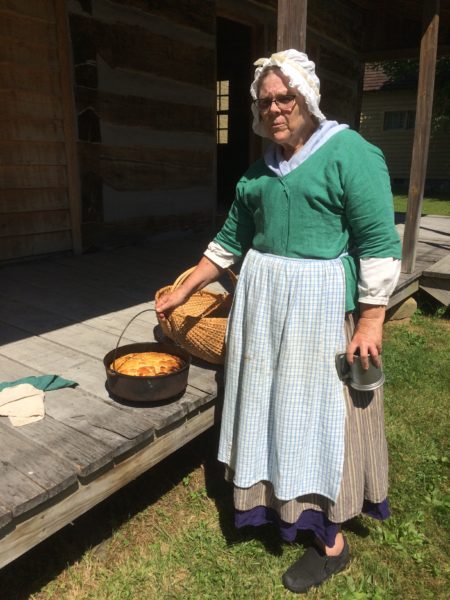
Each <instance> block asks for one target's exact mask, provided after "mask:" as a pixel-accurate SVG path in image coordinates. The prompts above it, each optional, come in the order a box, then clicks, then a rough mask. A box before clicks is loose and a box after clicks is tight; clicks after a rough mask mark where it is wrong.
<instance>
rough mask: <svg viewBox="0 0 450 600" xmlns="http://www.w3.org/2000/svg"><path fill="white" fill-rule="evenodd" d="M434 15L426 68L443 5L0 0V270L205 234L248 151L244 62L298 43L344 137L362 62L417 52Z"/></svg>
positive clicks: (354, 112) (444, 36) (445, 30)
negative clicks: (130, 242) (175, 233)
mask: <svg viewBox="0 0 450 600" xmlns="http://www.w3.org/2000/svg"><path fill="white" fill-rule="evenodd" d="M436 7H438V9H437V13H436V10H435V9H436ZM424 10H425V12H426V14H425V13H424ZM427 11H428V12H427ZM435 13H436V16H437V17H439V18H438V19H437V20H436V22H435V30H436V31H435V34H434V38H433V40H434V42H433V44H434V45H433V44H432V45H431V46H430V48H431V51H430V50H427V51H425V50H424V51H423V55H424V56H425V55H426V56H427V57H431V58H429V61H430V60H431V63H432V62H433V52H434V55H435V54H436V49H437V48H436V46H438V47H439V51H440V52H446V51H448V48H449V45H450V33H449V32H450V7H449V2H448V1H447V0H442V1H441V2H440V3H439V2H438V1H435V0H433V2H424V1H423V0H415V1H412V2H404V1H398V0H393V1H390V2H387V1H386V0H383V1H381V2H380V1H371V0H336V1H333V2H326V1H325V0H309V2H308V1H307V0H297V1H295V0H279V1H278V2H277V0H166V1H165V2H158V1H155V0H124V1H120V2H119V1H118V0H33V1H32V2H31V1H29V0H0V56H1V60H0V95H1V99H2V118H1V119H2V122H1V127H0V131H1V133H0V261H17V260H22V259H28V258H32V257H36V256H42V255H47V254H51V253H61V252H74V253H80V252H87V251H91V250H95V249H97V248H102V247H105V246H107V245H111V244H119V243H122V242H123V240H124V239H125V240H127V239H130V238H132V239H136V238H137V237H138V236H149V235H153V234H154V233H155V232H161V231H170V230H182V229H192V228H193V229H198V228H202V227H212V228H214V227H215V224H216V223H217V220H218V217H220V215H221V214H222V213H223V212H224V211H226V209H227V208H228V207H229V205H230V203H231V201H232V199H233V190H234V185H235V182H236V180H237V178H238V177H239V175H240V174H241V173H242V172H243V170H244V169H245V168H246V166H247V165H248V163H249V162H250V161H251V160H253V159H254V158H256V157H257V156H258V155H259V153H260V152H261V140H258V139H256V138H255V136H254V135H253V134H252V133H251V128H250V110H249V94H248V88H249V84H250V81H251V73H252V62H253V60H255V59H256V58H257V57H259V56H264V55H267V54H268V53H270V52H273V51H275V50H276V49H277V45H278V47H279V48H280V47H282V46H283V47H291V46H293V47H298V48H301V49H306V51H307V52H308V54H309V55H310V56H311V58H312V59H313V60H314V61H315V62H316V64H317V71H318V74H319V76H320V78H321V82H322V107H323V111H324V112H325V114H326V115H327V116H328V117H329V118H335V119H338V120H340V121H342V122H347V123H348V124H349V125H350V126H351V127H354V128H357V127H358V123H359V115H360V110H361V100H362V90H363V75H364V63H365V62H366V61H367V60H370V59H372V60H380V59H383V58H386V57H399V56H411V55H413V56H418V54H419V48H420V44H421V39H422V38H421V36H422V29H423V22H424V19H425V20H427V19H428V21H429V20H430V19H431V17H430V15H432V16H433V15H435ZM430 22H431V21H430ZM431 63H430V64H431ZM433 68H434V67H433ZM428 70H429V69H428ZM431 70H433V69H431ZM431 88H432V86H431ZM422 120H423V119H422ZM425 120H426V119H425ZM419 187H420V186H419ZM419 191H420V190H419ZM416 204H417V202H416ZM416 212H417V211H416Z"/></svg>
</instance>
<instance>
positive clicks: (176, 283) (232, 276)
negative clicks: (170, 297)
mask: <svg viewBox="0 0 450 600" xmlns="http://www.w3.org/2000/svg"><path fill="white" fill-rule="evenodd" d="M196 268H197V267H191V268H190V269H187V270H186V271H184V273H181V275H178V277H177V278H176V279H175V281H174V282H173V284H172V291H175V290H176V289H177V288H178V287H180V285H181V284H182V283H184V282H185V281H186V279H187V278H188V277H189V275H190V274H191V273H192V272H193V271H195V269H196ZM226 272H227V275H228V277H229V278H230V281H231V283H232V284H233V287H236V283H237V275H236V274H235V273H234V272H233V271H232V270H231V269H226Z"/></svg>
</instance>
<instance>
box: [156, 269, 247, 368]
mask: <svg viewBox="0 0 450 600" xmlns="http://www.w3.org/2000/svg"><path fill="white" fill-rule="evenodd" d="M194 269H195V267H192V268H191V269H188V270H187V271H185V272H184V273H182V274H181V275H180V276H179V277H178V278H177V280H176V281H175V282H174V283H173V285H168V286H166V287H163V288H161V289H160V290H158V291H157V292H156V296H155V297H156V300H158V299H159V298H160V297H161V296H164V295H165V294H168V293H170V292H173V291H174V290H176V289H177V288H178V287H179V286H180V285H181V284H182V283H183V281H185V279H186V278H187V277H188V276H189V275H190V274H191V273H192V271H193V270H194ZM227 274H228V276H229V278H230V280H231V282H232V283H233V286H236V281H237V277H236V275H235V274H234V273H233V271H231V270H230V269H227ZM231 302H232V294H229V293H227V292H225V293H223V294H218V293H214V292H210V291H208V290H207V289H203V290H200V291H199V292H195V293H194V294H192V296H191V297H190V298H188V300H186V302H185V303H184V304H182V305H181V306H178V307H177V308H175V309H174V310H173V311H172V312H171V313H170V315H169V317H168V318H167V319H163V320H162V319H158V321H159V324H160V326H161V329H162V331H163V333H164V335H166V336H167V337H168V338H170V339H171V340H173V341H174V342H175V343H176V344H178V345H179V346H181V347H182V348H184V349H185V350H187V351H188V352H189V353H190V354H192V355H193V356H196V357H197V358H201V359H203V360H205V361H207V362H209V363H213V364H215V365H220V364H223V362H224V359H225V332H226V328H227V320H228V314H229V312H230V308H231Z"/></svg>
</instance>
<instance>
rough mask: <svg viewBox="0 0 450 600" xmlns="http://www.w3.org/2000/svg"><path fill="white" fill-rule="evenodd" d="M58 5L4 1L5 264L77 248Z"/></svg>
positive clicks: (0, 49)
mask: <svg viewBox="0 0 450 600" xmlns="http://www.w3.org/2000/svg"><path fill="white" fill-rule="evenodd" d="M55 1H59V0H34V1H33V2H27V1H26V0H0V104H1V106H2V113H1V117H0V186H1V190H0V259H3V260H10V259H17V258H23V257H27V256H34V255H40V254H46V253H48V252H53V251H64V250H70V249H72V247H73V243H74V241H73V239H72V234H71V231H72V222H71V216H70V202H69V194H68V169H67V148H66V134H65V122H64V119H65V115H64V108H63V102H62V97H63V94H64V90H63V88H62V84H61V68H60V44H61V38H60V33H59V31H58V16H57V12H56V4H55Z"/></svg>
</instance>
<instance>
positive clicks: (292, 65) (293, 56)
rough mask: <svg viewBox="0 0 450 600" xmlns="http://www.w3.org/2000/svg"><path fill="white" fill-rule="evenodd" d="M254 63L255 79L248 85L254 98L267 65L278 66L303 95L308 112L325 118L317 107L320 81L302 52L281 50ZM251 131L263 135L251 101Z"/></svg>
mask: <svg viewBox="0 0 450 600" xmlns="http://www.w3.org/2000/svg"><path fill="white" fill-rule="evenodd" d="M254 65H255V66H256V69H255V79H254V80H253V83H252V85H251V86H250V94H251V95H252V98H253V99H254V100H256V98H257V97H258V82H259V79H260V77H261V75H262V74H263V73H264V71H265V70H266V69H267V67H279V69H280V70H281V72H282V73H283V75H285V76H286V77H287V78H288V81H289V86H290V87H293V88H296V89H297V90H298V92H299V93H300V94H301V95H302V96H303V97H304V99H305V101H306V105H307V107H308V109H309V112H310V113H311V114H312V115H314V116H315V117H316V118H317V119H318V121H319V122H321V121H324V120H325V115H324V114H323V113H322V112H321V111H320V109H319V102H320V81H319V78H318V77H317V75H316V72H315V64H314V63H313V62H312V60H309V58H308V56H307V55H306V54H305V53H304V52H298V50H283V51H282V52H276V53H275V54H272V56H271V57H270V58H259V59H258V60H257V61H256V62H255V63H254ZM252 113H253V131H254V132H255V133H257V134H258V135H262V136H264V135H265V134H264V128H263V126H262V123H261V119H260V115H259V111H258V107H257V106H256V105H255V104H254V103H252Z"/></svg>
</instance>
